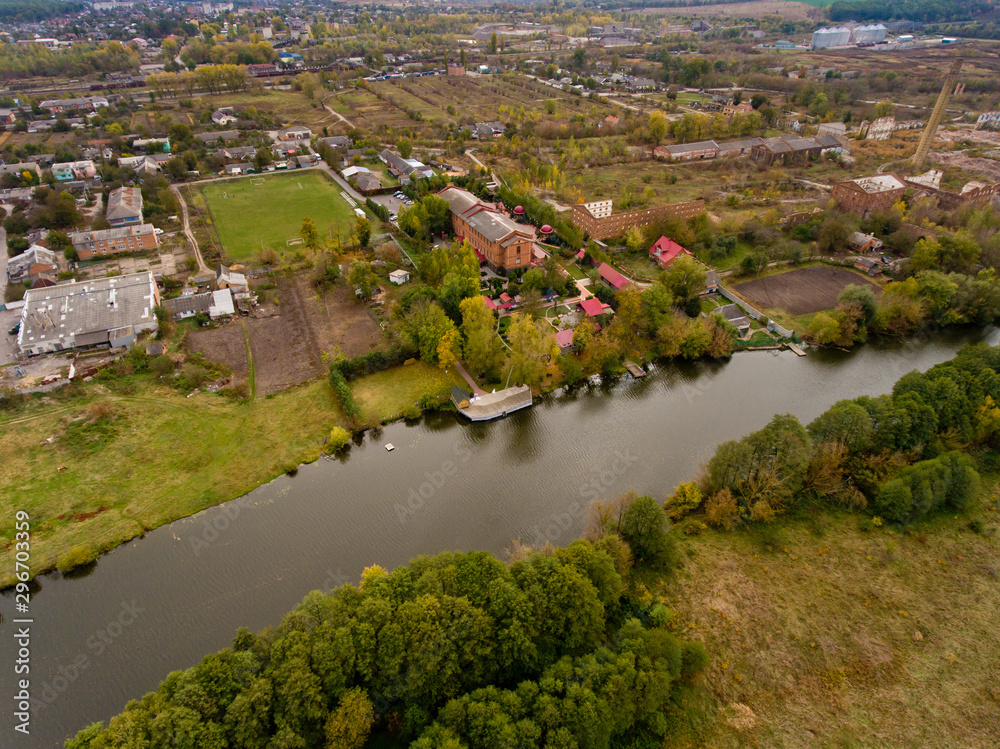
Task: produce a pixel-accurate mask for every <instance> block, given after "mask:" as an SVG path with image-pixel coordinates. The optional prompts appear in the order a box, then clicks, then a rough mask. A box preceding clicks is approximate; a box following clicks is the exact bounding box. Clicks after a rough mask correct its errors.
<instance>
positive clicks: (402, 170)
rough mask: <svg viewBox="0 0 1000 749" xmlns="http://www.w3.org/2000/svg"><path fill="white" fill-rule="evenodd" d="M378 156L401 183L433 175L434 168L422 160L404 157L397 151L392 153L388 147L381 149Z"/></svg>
mask: <svg viewBox="0 0 1000 749" xmlns="http://www.w3.org/2000/svg"><path fill="white" fill-rule="evenodd" d="M378 157H379V160H380V161H381V162H382V163H383V164H385V165H386V166H387V167H389V172H390V173H391V174H392V176H393V177H396V178H397V179H398V180H399V181H400V183H401V184H407V183H409V182H410V181H411V180H414V179H421V178H425V177H426V178H430V177H433V176H434V170H433V169H431V168H430V167H429V166H427V165H426V164H424V163H423V162H421V161H417V160H416V159H404V158H403V157H402V156H400V155H399V154H398V153H393V152H392V151H390V150H389V149H388V148H386V149H383V150H382V152H381V153H379V155H378Z"/></svg>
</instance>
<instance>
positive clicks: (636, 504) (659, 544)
mask: <svg viewBox="0 0 1000 749" xmlns="http://www.w3.org/2000/svg"><path fill="white" fill-rule="evenodd" d="M669 530H670V522H669V521H668V520H667V516H666V513H665V512H664V511H663V508H662V507H661V506H660V503H659V502H657V501H656V500H655V499H653V498H652V497H650V496H648V495H642V496H639V497H636V498H635V499H633V500H632V501H631V502H630V503H629V506H628V509H627V510H625V513H624V515H623V516H622V522H621V529H620V533H621V537H622V538H623V539H625V541H626V542H628V545H629V548H630V549H631V550H632V555H633V557H634V558H635V561H636V563H637V564H638V565H640V566H642V567H645V568H647V569H650V570H654V571H657V572H666V571H668V570H669V569H671V568H672V567H673V566H674V565H675V564H676V550H675V546H674V543H673V539H672V538H671V537H670V535H669Z"/></svg>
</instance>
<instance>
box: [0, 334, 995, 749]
mask: <svg viewBox="0 0 1000 749" xmlns="http://www.w3.org/2000/svg"><path fill="white" fill-rule="evenodd" d="M979 340H985V341H987V342H989V343H991V344H996V343H997V342H998V340H1000V332H998V331H997V330H996V329H994V328H989V329H987V330H986V331H983V332H981V333H969V332H963V333H955V332H948V333H944V334H939V335H937V336H935V337H933V338H931V339H929V340H922V341H919V342H911V343H907V344H899V345H882V344H879V345H867V346H863V347H860V348H859V349H857V350H855V351H853V352H849V353H844V352H830V351H811V352H809V354H808V356H806V357H804V358H800V357H796V356H795V355H794V354H792V353H790V352H754V353H744V354H738V355H737V356H735V357H734V358H733V359H732V360H731V361H729V362H727V363H724V364H704V363H699V364H690V365H666V366H661V367H659V368H658V369H657V370H656V371H654V372H653V373H652V374H651V375H649V376H647V377H646V378H644V379H643V380H638V381H635V380H632V379H630V378H628V379H625V380H622V381H620V382H618V383H616V384H613V385H609V386H602V385H599V384H597V385H591V386H585V387H584V388H580V389H577V390H576V391H575V392H573V393H563V394H557V395H554V396H551V397H547V398H545V399H542V400H541V401H536V404H535V406H534V407H533V408H531V409H529V410H527V411H523V412H520V413H518V414H515V415H513V416H512V417H509V418H507V419H505V420H502V421H498V422H494V423H490V424H479V425H469V424H467V423H464V422H459V421H458V420H457V417H454V416H450V415H445V416H435V417H431V418H428V419H425V420H423V421H421V422H420V423H419V424H417V425H405V424H396V425H392V426H390V427H387V428H385V429H384V430H382V431H381V432H370V433H368V434H367V435H366V436H365V439H364V442H363V444H362V445H360V446H354V447H352V449H351V450H350V454H349V455H348V456H347V457H346V458H344V459H342V460H321V461H319V462H318V463H316V464H314V465H310V466H304V467H303V468H302V469H301V470H300V471H299V473H298V475H297V476H295V477H291V478H290V477H281V478H279V479H276V480H275V481H273V482H271V483H270V484H267V485H266V486H262V487H260V488H258V489H256V490H255V491H253V492H251V493H250V494H248V495H247V496H245V497H243V498H241V499H239V500H236V501H234V502H231V503H228V504H227V505H222V506H219V507H216V508H212V509H210V510H207V511H205V512H203V513H201V514H199V515H197V516H194V517H192V518H188V519H185V520H180V521H177V522H175V523H173V524H171V525H170V526H166V527H163V528H159V529H157V530H155V531H153V532H151V533H149V534H148V535H147V536H146V537H145V538H143V539H137V540H135V541H133V542H130V543H128V544H125V545H123V546H121V547H119V548H118V549H116V550H115V551H113V552H111V553H110V554H107V555H106V556H104V557H102V558H101V560H100V561H99V563H98V564H97V566H96V568H95V569H94V570H93V571H92V572H91V573H90V574H88V575H86V576H83V577H79V578H76V579H63V578H61V577H59V575H58V574H53V575H47V576H44V577H42V578H39V580H38V582H39V584H40V590H39V591H37V592H36V593H35V595H33V597H32V605H31V612H32V616H33V618H34V624H33V630H32V642H31V647H32V656H31V657H32V661H31V669H32V677H33V679H32V691H33V699H34V706H35V715H34V717H33V721H32V726H31V735H30V737H28V738H24V737H22V736H21V735H20V734H16V733H13V732H11V731H10V728H9V726H10V720H9V717H8V716H10V705H12V704H13V696H14V683H13V678H11V677H12V674H11V673H10V672H6V673H4V674H3V677H2V678H0V698H2V700H3V702H2V703H0V704H3V713H4V719H3V720H2V721H0V727H2V728H0V730H2V731H3V734H4V735H3V738H2V739H0V746H4V747H14V746H24V747H32V749H35V748H36V747H37V748H42V747H54V746H59V745H60V744H61V742H62V741H63V740H65V738H66V737H68V736H70V735H72V734H73V733H75V732H76V731H77V730H79V729H81V728H83V727H84V726H86V725H88V724H89V723H91V722H93V721H97V720H107V719H108V718H109V717H110V716H112V715H114V714H115V713H117V712H119V711H120V710H121V709H122V708H123V707H124V706H125V704H126V702H127V701H128V700H129V699H133V698H139V697H141V696H142V694H144V693H145V692H147V691H150V690H153V689H155V688H156V686H157V685H158V684H159V682H160V681H161V680H162V679H163V678H164V677H165V676H166V675H167V674H168V673H169V672H170V671H172V670H176V669H182V668H186V667H188V666H191V665H193V664H195V663H196V662H197V661H198V660H199V659H200V658H201V657H202V656H204V655H206V654H207V653H209V652H212V651H215V650H218V649H220V648H222V647H225V646H226V645H228V644H229V643H230V641H231V639H232V637H233V635H234V633H235V632H236V629H237V628H238V627H240V626H246V627H249V628H250V629H252V630H259V629H261V628H263V627H266V626H269V625H274V624H277V623H278V622H279V621H280V619H281V617H282V615H283V614H285V613H286V612H287V611H289V610H290V609H292V608H293V607H294V606H295V605H296V604H297V603H298V602H299V601H300V600H301V599H302V597H303V596H304V595H305V594H306V593H308V592H309V591H310V590H315V589H328V588H331V587H335V586H336V585H339V584H341V583H344V582H355V581H356V580H357V579H358V577H359V576H360V573H361V571H362V569H363V568H364V567H365V566H367V565H370V564H380V565H382V566H383V567H386V568H392V567H394V566H397V565H400V564H403V563H405V562H406V561H408V560H409V559H411V558H412V557H414V556H416V555H419V554H434V553H436V552H439V551H443V550H472V549H485V550H488V551H491V552H497V553H502V552H503V551H504V550H505V549H508V548H510V546H511V543H512V541H513V540H514V539H519V540H521V541H522V542H523V543H525V544H529V545H537V544H540V543H543V542H545V541H550V542H552V543H554V544H565V543H568V542H569V541H570V540H572V539H574V538H576V537H578V536H579V535H580V534H581V532H582V530H583V528H584V527H585V525H586V521H587V512H586V508H587V506H588V505H589V504H590V503H591V502H592V501H593V500H594V499H598V498H606V497H611V496H614V495H616V494H618V493H620V492H623V491H626V490H628V489H636V490H637V491H639V492H642V493H648V494H652V495H653V496H655V497H663V496H665V495H666V494H667V493H668V492H669V491H671V490H672V488H673V487H674V486H675V485H676V484H677V483H678V482H679V481H683V480H685V479H686V478H688V477H690V476H691V475H692V473H694V472H695V471H696V470H697V468H698V466H699V464H701V463H703V462H705V461H706V460H707V459H708V458H709V457H711V455H712V452H713V451H714V449H715V446H716V445H717V444H718V443H720V442H723V441H725V440H727V439H733V438H736V437H739V436H741V435H743V434H745V433H747V432H749V431H752V430H754V429H758V428H760V427H761V426H763V425H764V424H766V423H767V421H768V420H769V419H770V418H771V416H772V415H773V414H775V413H784V412H789V413H793V414H795V415H796V416H798V417H799V418H800V419H801V420H802V421H803V423H808V421H809V420H811V419H813V418H814V417H816V416H817V415H819V414H820V413H821V412H822V411H823V410H825V409H826V408H827V407H828V406H830V405H831V404H832V403H834V402H835V401H837V400H839V399H841V398H849V397H854V396H857V395H862V394H869V395H874V394H879V393H884V392H888V391H889V390H890V389H891V388H892V385H893V383H894V382H895V381H896V380H897V379H898V378H899V377H900V376H901V375H903V374H905V373H906V372H908V371H910V370H913V369H919V370H925V369H927V368H929V367H930V366H932V365H934V364H936V363H938V362H941V361H944V360H946V359H949V358H951V357H952V356H953V355H954V353H955V352H956V351H957V350H958V349H959V348H960V347H961V346H962V345H963V344H966V343H971V342H975V341H979ZM388 442H392V443H393V444H394V445H395V447H396V449H395V450H394V451H393V452H387V451H386V450H385V449H384V445H385V443H388ZM3 603H4V605H3V613H4V618H5V621H4V624H3V630H4V632H3V635H4V636H3V637H2V641H0V656H2V657H0V664H2V666H3V668H4V669H5V670H6V669H8V668H12V667H11V666H10V665H9V664H12V663H13V660H14V647H13V638H12V636H11V634H10V631H11V629H12V625H11V622H10V617H11V613H10V612H12V610H13V602H12V600H11V598H10V596H9V595H7V596H6V597H5V598H4V602H3Z"/></svg>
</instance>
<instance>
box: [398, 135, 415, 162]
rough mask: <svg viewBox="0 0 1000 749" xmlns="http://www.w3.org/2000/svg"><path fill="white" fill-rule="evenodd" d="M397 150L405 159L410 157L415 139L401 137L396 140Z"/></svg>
mask: <svg viewBox="0 0 1000 749" xmlns="http://www.w3.org/2000/svg"><path fill="white" fill-rule="evenodd" d="M396 150H398V151H399V155H400V156H402V157H403V158H404V159H408V158H410V155H411V154H412V153H413V141H412V140H410V139H409V138H400V139H399V140H397V141H396Z"/></svg>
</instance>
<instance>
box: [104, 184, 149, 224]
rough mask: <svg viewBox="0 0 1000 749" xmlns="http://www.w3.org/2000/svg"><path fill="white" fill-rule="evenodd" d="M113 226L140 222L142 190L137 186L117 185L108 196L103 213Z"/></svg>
mask: <svg viewBox="0 0 1000 749" xmlns="http://www.w3.org/2000/svg"><path fill="white" fill-rule="evenodd" d="M105 217H106V218H107V219H108V223H109V224H111V225H112V226H113V227H119V226H131V225H135V224H141V223H142V191H141V190H140V189H139V188H138V187H119V188H118V189H117V190H112V191H111V194H110V195H109V196H108V209H107V211H106V213H105Z"/></svg>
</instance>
